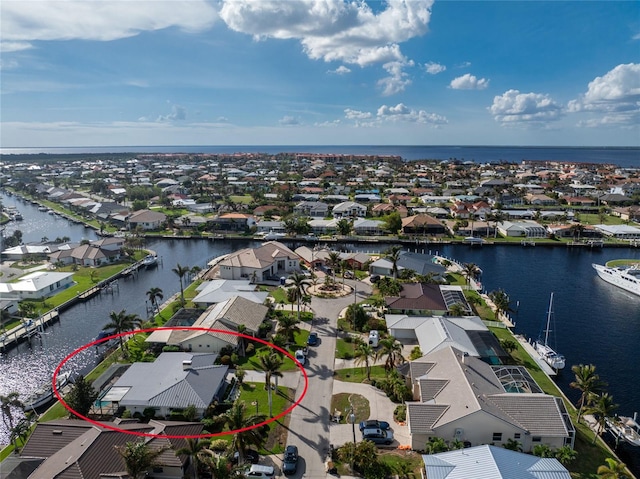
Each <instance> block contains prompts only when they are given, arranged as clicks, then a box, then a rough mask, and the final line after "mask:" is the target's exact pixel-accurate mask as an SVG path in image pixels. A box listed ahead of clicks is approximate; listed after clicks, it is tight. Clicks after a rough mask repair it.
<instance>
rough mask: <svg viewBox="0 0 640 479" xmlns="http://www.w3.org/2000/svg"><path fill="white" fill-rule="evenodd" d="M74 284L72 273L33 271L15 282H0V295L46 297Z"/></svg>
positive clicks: (26, 297) (32, 297)
mask: <svg viewBox="0 0 640 479" xmlns="http://www.w3.org/2000/svg"><path fill="white" fill-rule="evenodd" d="M73 284H75V281H73V273H56V272H52V271H34V272H33V273H29V274H27V275H25V276H22V277H21V278H20V279H19V280H18V281H16V282H15V283H0V295H2V296H3V297H5V298H7V297H17V298H19V299H21V300H22V299H38V298H47V297H49V296H53V295H54V294H57V293H59V292H60V291H62V290H63V289H67V288H68V287H69V286H71V285H73Z"/></svg>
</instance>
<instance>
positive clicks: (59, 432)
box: [51, 429, 62, 436]
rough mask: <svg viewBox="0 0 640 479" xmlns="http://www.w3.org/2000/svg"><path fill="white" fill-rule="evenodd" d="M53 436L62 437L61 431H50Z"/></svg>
mask: <svg viewBox="0 0 640 479" xmlns="http://www.w3.org/2000/svg"><path fill="white" fill-rule="evenodd" d="M51 433H52V434H53V435H54V436H62V429H54V430H53V431H51Z"/></svg>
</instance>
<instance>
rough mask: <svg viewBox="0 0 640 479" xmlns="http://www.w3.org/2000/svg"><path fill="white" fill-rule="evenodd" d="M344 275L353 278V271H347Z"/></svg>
mask: <svg viewBox="0 0 640 479" xmlns="http://www.w3.org/2000/svg"><path fill="white" fill-rule="evenodd" d="M344 277H345V278H347V279H353V271H345V272H344Z"/></svg>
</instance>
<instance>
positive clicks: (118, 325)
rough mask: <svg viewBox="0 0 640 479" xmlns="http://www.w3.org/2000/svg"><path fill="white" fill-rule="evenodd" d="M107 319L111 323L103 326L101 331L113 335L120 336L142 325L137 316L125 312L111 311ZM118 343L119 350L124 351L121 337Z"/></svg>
mask: <svg viewBox="0 0 640 479" xmlns="http://www.w3.org/2000/svg"><path fill="white" fill-rule="evenodd" d="M109 319H111V321H110V322H109V323H107V324H105V325H104V327H103V328H102V330H103V331H113V332H114V334H122V333H126V332H127V331H133V330H134V329H136V328H137V327H139V326H140V325H141V324H142V320H141V319H140V318H139V317H138V315H137V314H127V312H126V310H124V309H123V310H121V311H120V312H119V313H116V312H115V311H111V313H109ZM118 340H119V341H120V349H122V350H123V351H124V350H125V343H124V340H123V336H120V337H119V338H118Z"/></svg>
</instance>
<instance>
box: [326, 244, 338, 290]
mask: <svg viewBox="0 0 640 479" xmlns="http://www.w3.org/2000/svg"><path fill="white" fill-rule="evenodd" d="M327 263H328V264H329V266H331V271H332V273H333V281H334V283H335V280H336V270H337V269H338V268H339V267H340V253H338V252H337V251H331V252H330V253H329V255H328V256H327Z"/></svg>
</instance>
